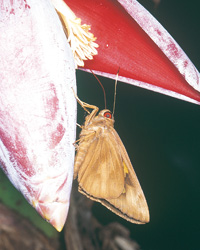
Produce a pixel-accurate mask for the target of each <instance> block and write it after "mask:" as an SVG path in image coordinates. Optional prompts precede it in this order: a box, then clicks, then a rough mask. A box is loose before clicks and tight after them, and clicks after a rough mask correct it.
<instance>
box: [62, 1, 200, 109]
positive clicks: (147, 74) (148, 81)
mask: <svg viewBox="0 0 200 250" xmlns="http://www.w3.org/2000/svg"><path fill="white" fill-rule="evenodd" d="M65 1H66V2H67V4H68V5H69V6H70V7H71V8H72V10H73V11H74V12H75V13H76V15H77V16H78V17H80V18H81V19H82V22H83V23H87V24H91V27H92V29H91V31H92V32H93V33H94V35H95V36H96V37H97V41H96V42H97V43H98V44H99V49H98V55H97V56H95V57H94V60H92V61H86V62H85V69H93V70H96V71H98V72H96V73H99V74H101V75H103V76H107V77H112V78H115V76H116V73H117V71H118V68H119V67H120V72H119V75H120V76H121V78H120V77H119V79H120V80H122V81H125V82H128V83H131V84H134V85H136V86H140V87H144V88H147V89H151V90H153V91H157V92H161V93H163V94H167V95H170V96H174V97H177V98H180V99H184V100H187V101H191V102H195V103H198V104H199V103H200V93H199V92H198V91H199V90H200V87H199V84H200V83H199V82H200V75H199V72H198V71H197V70H196V68H195V67H194V65H193V64H192V63H191V61H190V60H189V58H188V57H187V56H186V55H185V53H184V52H183V51H182V49H181V48H180V47H179V46H178V44H177V43H176V42H175V41H174V39H173V38H172V37H171V36H170V35H169V34H168V33H167V31H166V30H165V29H164V28H163V27H162V26H161V25H160V24H159V23H158V22H157V21H156V20H155V18H153V17H152V16H151V14H150V13H149V12H148V11H146V10H145V9H144V8H143V7H142V6H141V5H140V4H139V3H138V2H137V1H135V0H132V1H130V0H126V1H125V0H119V2H121V4H123V7H124V8H126V9H127V11H129V14H128V13H127V11H126V10H125V9H124V8H123V7H122V5H121V4H120V3H118V2H117V1H109V0H101V1H99V0H84V1H82V0H76V1H69V0H65ZM191 86H192V87H191ZM194 88H195V89H197V90H198V91H196V90H194Z"/></svg>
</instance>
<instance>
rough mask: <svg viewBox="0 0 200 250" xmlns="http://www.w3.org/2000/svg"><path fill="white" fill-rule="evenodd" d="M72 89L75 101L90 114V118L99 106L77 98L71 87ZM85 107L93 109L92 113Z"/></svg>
mask: <svg viewBox="0 0 200 250" xmlns="http://www.w3.org/2000/svg"><path fill="white" fill-rule="evenodd" d="M72 90H73V93H74V96H75V98H76V100H77V102H78V103H79V104H80V105H81V107H82V108H83V109H84V110H85V111H86V112H87V113H88V114H89V115H90V116H91V118H92V117H94V116H95V115H96V113H97V112H98V110H99V108H98V107H96V106H94V105H90V104H88V103H86V102H83V101H81V100H80V99H79V98H78V96H77V95H76V93H75V92H74V89H73V88H72ZM87 108H90V109H93V111H92V113H90V112H89V111H88V109H87ZM91 118H90V119H91ZM90 119H89V120H90Z"/></svg>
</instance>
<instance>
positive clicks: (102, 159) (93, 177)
mask: <svg viewBox="0 0 200 250" xmlns="http://www.w3.org/2000/svg"><path fill="white" fill-rule="evenodd" d="M110 131H111V130H110V128H107V129H106V128H104V129H101V128H100V129H99V130H98V131H97V132H96V137H94V138H93V140H91V143H90V146H89V147H88V149H87V153H86V155H85V158H84V161H83V162H82V164H81V166H80V169H79V173H78V182H79V186H80V187H81V189H83V190H84V191H85V192H86V193H87V194H89V195H91V196H93V197H97V198H100V199H101V198H103V199H112V198H117V197H119V196H120V195H121V193H122V192H123V190H124V169H123V166H122V164H121V159H120V153H119V152H118V150H116V142H115V141H114V140H115V138H114V136H113V134H112V133H111V132H110Z"/></svg>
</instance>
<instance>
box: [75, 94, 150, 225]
mask: <svg viewBox="0 0 200 250" xmlns="http://www.w3.org/2000/svg"><path fill="white" fill-rule="evenodd" d="M74 94H75V93H74ZM75 97H76V99H77V101H78V103H79V104H80V105H81V106H82V108H83V109H84V110H85V111H86V112H87V113H88V115H87V116H86V118H85V123H84V125H83V126H82V131H81V133H80V139H79V140H78V141H77V142H78V147H77V153H76V157H75V164H74V179H76V178H77V179H78V185H79V187H78V190H79V192H81V193H82V194H84V195H86V196H87V197H88V198H90V199H92V200H94V201H97V202H100V203H101V204H102V205H104V206H106V207H107V208H108V209H110V210H111V211H112V212H114V213H116V214H117V215H119V216H121V217H122V218H124V219H126V220H128V221H130V222H132V223H136V224H144V223H147V222H149V220H150V216H149V209H148V205H147V202H146V199H145V196H144V193H143V191H142V188H141V186H140V183H139V181H138V179H137V176H136V174H135V171H134V169H133V166H132V164H131V161H130V159H129V156H128V154H127V152H126V149H125V147H124V145H123V143H122V141H121V139H120V137H119V135H118V134H117V132H116V130H115V129H114V118H113V115H112V113H111V111H110V110H108V109H104V110H101V111H100V112H99V114H98V115H97V113H98V111H99V108H98V107H96V106H94V105H90V104H87V103H85V102H83V101H81V100H80V99H79V98H78V96H77V95H76V94H75ZM88 109H92V112H91V113H90V112H89V110H88Z"/></svg>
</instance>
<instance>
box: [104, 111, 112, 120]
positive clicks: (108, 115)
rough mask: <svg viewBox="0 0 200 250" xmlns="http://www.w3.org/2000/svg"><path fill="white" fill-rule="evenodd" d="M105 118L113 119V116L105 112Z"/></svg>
mask: <svg viewBox="0 0 200 250" xmlns="http://www.w3.org/2000/svg"><path fill="white" fill-rule="evenodd" d="M104 117H106V118H109V119H112V114H111V113H110V112H105V113H104Z"/></svg>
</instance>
